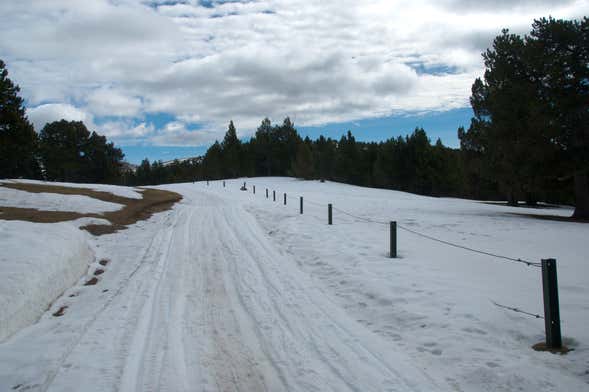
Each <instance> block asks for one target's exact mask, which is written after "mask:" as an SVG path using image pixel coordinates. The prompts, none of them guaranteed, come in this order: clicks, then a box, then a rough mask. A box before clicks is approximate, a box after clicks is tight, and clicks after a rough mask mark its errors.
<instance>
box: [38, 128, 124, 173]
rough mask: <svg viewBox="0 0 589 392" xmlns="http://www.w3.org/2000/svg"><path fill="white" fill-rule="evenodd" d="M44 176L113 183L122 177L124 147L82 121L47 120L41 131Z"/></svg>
mask: <svg viewBox="0 0 589 392" xmlns="http://www.w3.org/2000/svg"><path fill="white" fill-rule="evenodd" d="M39 140H40V155H41V160H42V162H43V167H44V170H45V173H44V174H45V178H46V179H48V180H51V181H68V182H92V183H112V182H117V181H118V179H119V178H120V177H121V168H122V159H123V157H124V155H123V153H122V151H121V150H120V149H118V148H116V147H115V146H114V145H113V144H112V143H108V142H107V141H106V138H105V137H104V136H100V135H98V134H97V133H96V132H92V133H90V132H89V131H88V129H87V128H86V126H85V125H84V123H83V122H81V121H66V120H61V121H55V122H52V123H50V124H46V125H45V127H43V129H42V130H41V133H40V135H39Z"/></svg>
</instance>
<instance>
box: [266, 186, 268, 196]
mask: <svg viewBox="0 0 589 392" xmlns="http://www.w3.org/2000/svg"><path fill="white" fill-rule="evenodd" d="M267 198H268V188H266V199H267Z"/></svg>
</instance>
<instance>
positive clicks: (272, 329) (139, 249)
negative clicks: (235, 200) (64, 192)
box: [0, 184, 448, 391]
mask: <svg viewBox="0 0 589 392" xmlns="http://www.w3.org/2000/svg"><path fill="white" fill-rule="evenodd" d="M175 189H179V190H181V191H182V194H183V196H184V200H183V201H182V202H181V203H180V204H178V205H176V206H175V207H174V209H173V210H172V211H169V212H166V213H162V214H158V215H156V216H154V217H153V218H152V219H150V220H149V221H147V222H140V223H138V224H137V225H134V226H133V227H131V228H129V229H128V230H125V231H123V232H121V233H115V234H112V235H107V236H103V237H99V238H98V239H94V240H92V241H94V242H95V243H94V247H95V249H96V250H97V256H98V259H100V258H101V257H108V258H109V259H110V262H109V264H108V265H107V266H106V267H105V269H106V272H105V273H104V274H103V275H101V280H100V281H99V283H98V284H97V285H96V286H83V285H82V283H83V281H81V282H80V283H79V284H78V285H77V286H76V287H73V288H72V289H70V290H69V291H68V292H66V293H65V295H64V296H63V298H61V299H60V300H58V303H57V304H56V305H55V306H59V305H61V306H64V305H65V306H68V308H67V310H66V313H65V315H64V316H62V317H61V318H55V317H53V318H52V317H51V316H50V315H46V316H44V317H43V318H42V320H41V322H39V323H38V324H36V325H34V326H32V327H30V328H27V329H25V330H23V331H21V333H19V334H17V335H15V336H13V338H11V339H10V340H8V341H7V342H5V343H3V344H2V345H0V390H2V391H4V390H40V391H80V390H83V391H115V390H120V391H195V390H203V391H264V390H270V391H278V390H293V391H297V390H298V391H314V390H321V391H331V390H333V391H345V390H352V391H387V390H391V391H414V390H424V391H432V390H445V389H447V388H448V387H447V385H436V382H435V381H434V380H433V379H431V378H430V377H429V376H428V375H427V374H426V373H425V372H424V371H423V368H422V367H421V366H420V365H419V363H416V361H415V360H414V359H410V358H409V357H408V356H407V355H406V354H405V353H403V352H402V350H398V347H396V345H395V344H393V342H392V341H387V340H385V339H382V338H381V337H380V336H378V335H377V334H374V333H373V332H371V331H370V330H369V329H367V328H365V327H364V326H363V325H361V324H360V323H358V322H357V321H356V320H355V319H353V318H352V317H351V316H350V315H349V314H348V313H347V312H345V311H344V309H343V308H342V307H341V306H339V305H338V304H336V303H335V302H333V301H332V300H330V296H328V295H326V294H325V293H324V292H323V291H322V287H320V286H318V285H317V284H316V283H315V282H314V281H313V280H312V279H311V278H310V277H309V276H308V275H306V274H305V273H303V272H302V271H301V270H300V268H299V267H298V266H297V261H296V260H295V259H294V256H293V255H291V254H288V253H286V252H283V251H281V250H279V249H278V248H277V247H276V246H275V244H274V243H272V242H271V240H270V238H269V237H268V235H267V233H266V232H265V231H263V230H262V228H261V227H260V226H259V223H258V222H257V220H256V219H254V217H253V216H252V215H251V214H250V213H249V212H247V211H246V209H244V208H243V207H242V206H240V205H234V204H232V203H228V202H227V201H226V200H224V199H221V198H219V197H217V196H215V195H213V194H211V193H207V192H202V190H201V191H198V190H197V187H194V186H192V184H189V185H183V186H177V187H176V188H175ZM201 189H202V188H201ZM154 227H156V228H157V229H154ZM90 272H92V271H90Z"/></svg>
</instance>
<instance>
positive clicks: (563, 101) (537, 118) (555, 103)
mask: <svg viewBox="0 0 589 392" xmlns="http://www.w3.org/2000/svg"><path fill="white" fill-rule="evenodd" d="M483 59H484V63H485V73H484V76H483V78H478V79H476V80H475V81H474V83H473V85H472V94H471V97H470V103H471V106H472V109H473V112H474V117H473V118H472V120H471V124H470V126H469V127H468V128H467V129H465V128H463V127H461V128H459V129H458V131H457V133H458V138H459V139H460V148H459V149H453V148H448V147H446V146H444V145H443V144H442V142H441V141H440V140H439V139H438V140H437V141H436V142H435V143H433V144H432V143H431V141H430V139H429V138H428V136H427V133H426V131H425V130H424V129H422V128H416V129H415V130H414V131H413V132H412V133H411V134H410V135H407V136H405V137H397V138H391V139H388V140H385V141H381V142H360V141H357V140H356V139H355V137H354V135H353V134H352V133H351V132H349V131H348V132H347V133H346V134H345V135H343V136H342V137H341V138H340V139H338V140H335V139H331V138H325V137H323V136H320V137H319V138H318V139H316V140H311V139H310V138H308V137H306V138H302V137H301V136H300V134H299V133H298V132H297V130H296V128H295V126H294V124H293V123H292V122H291V120H290V119H289V118H286V119H284V121H283V122H282V123H280V124H272V123H271V121H270V120H269V119H267V118H266V119H264V120H263V121H262V122H261V124H260V126H259V127H258V128H257V130H256V132H255V135H253V136H252V137H251V138H250V139H249V140H247V141H242V140H240V139H239V138H238V137H237V132H236V129H235V125H234V123H233V122H232V121H231V122H230V123H229V126H228V129H227V132H226V134H225V137H224V139H223V140H222V141H220V142H218V141H217V142H215V143H214V144H213V145H212V146H211V147H210V148H209V149H208V150H207V152H206V154H205V155H204V156H202V157H197V158H192V159H187V160H176V161H173V162H171V163H166V164H164V163H163V162H161V161H155V162H150V161H149V160H147V159H145V160H144V161H143V162H141V164H140V165H139V166H138V167H137V168H136V170H131V169H129V168H128V167H125V165H124V164H123V158H124V155H123V154H122V152H121V150H120V149H118V148H116V147H115V146H114V145H113V144H112V143H109V142H108V141H107V140H106V138H104V137H103V136H100V135H98V134H96V133H95V132H89V131H88V130H87V129H86V127H85V126H84V124H83V123H81V122H67V121H64V120H62V121H58V122H54V123H51V124H47V125H46V126H45V127H44V128H43V129H42V130H41V132H40V133H39V134H38V135H37V133H36V132H35V131H34V130H33V127H32V125H31V124H30V123H29V122H28V120H27V119H26V116H25V110H24V106H23V102H22V99H21V98H20V97H18V92H19V89H18V86H15V85H14V84H13V83H12V82H11V81H10V79H8V78H7V71H6V69H5V66H4V63H2V62H1V61H0V94H1V95H0V115H1V117H0V178H6V177H27V178H43V179H47V180H60V181H79V182H98V183H100V182H110V183H119V184H127V185H155V184H162V183H170V182H183V181H194V180H204V179H221V178H235V177H242V176H294V177H299V178H303V179H325V180H333V181H339V182H344V183H349V184H355V185H362V186H370V187H381V188H389V189H397V190H402V191H408V192H413V193H419V194H423V195H432V196H458V197H469V198H477V199H504V200H507V201H508V202H509V203H510V204H512V205H517V204H518V202H519V201H525V202H526V203H527V204H529V205H534V204H536V203H537V202H538V201H545V202H554V203H569V204H574V205H575V213H574V216H575V217H577V218H582V219H588V218H589V181H588V178H589V106H588V105H589V22H588V18H587V17H585V18H583V19H582V20H555V19H552V18H548V19H545V18H543V19H539V20H536V21H534V23H533V25H532V30H531V32H530V34H528V35H526V36H524V37H521V36H519V35H516V34H510V33H509V31H508V30H503V31H502V34H501V35H499V36H497V37H496V38H495V40H494V41H493V45H492V47H491V48H489V49H488V50H487V51H486V52H485V53H483Z"/></svg>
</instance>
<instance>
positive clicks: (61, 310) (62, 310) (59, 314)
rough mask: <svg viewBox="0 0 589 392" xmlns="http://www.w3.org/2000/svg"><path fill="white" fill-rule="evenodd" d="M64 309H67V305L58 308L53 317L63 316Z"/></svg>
mask: <svg viewBox="0 0 589 392" xmlns="http://www.w3.org/2000/svg"><path fill="white" fill-rule="evenodd" d="M66 309H67V306H62V307H61V308H59V310H58V311H57V312H55V313H53V317H61V316H63V314H64V312H65V310H66Z"/></svg>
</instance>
